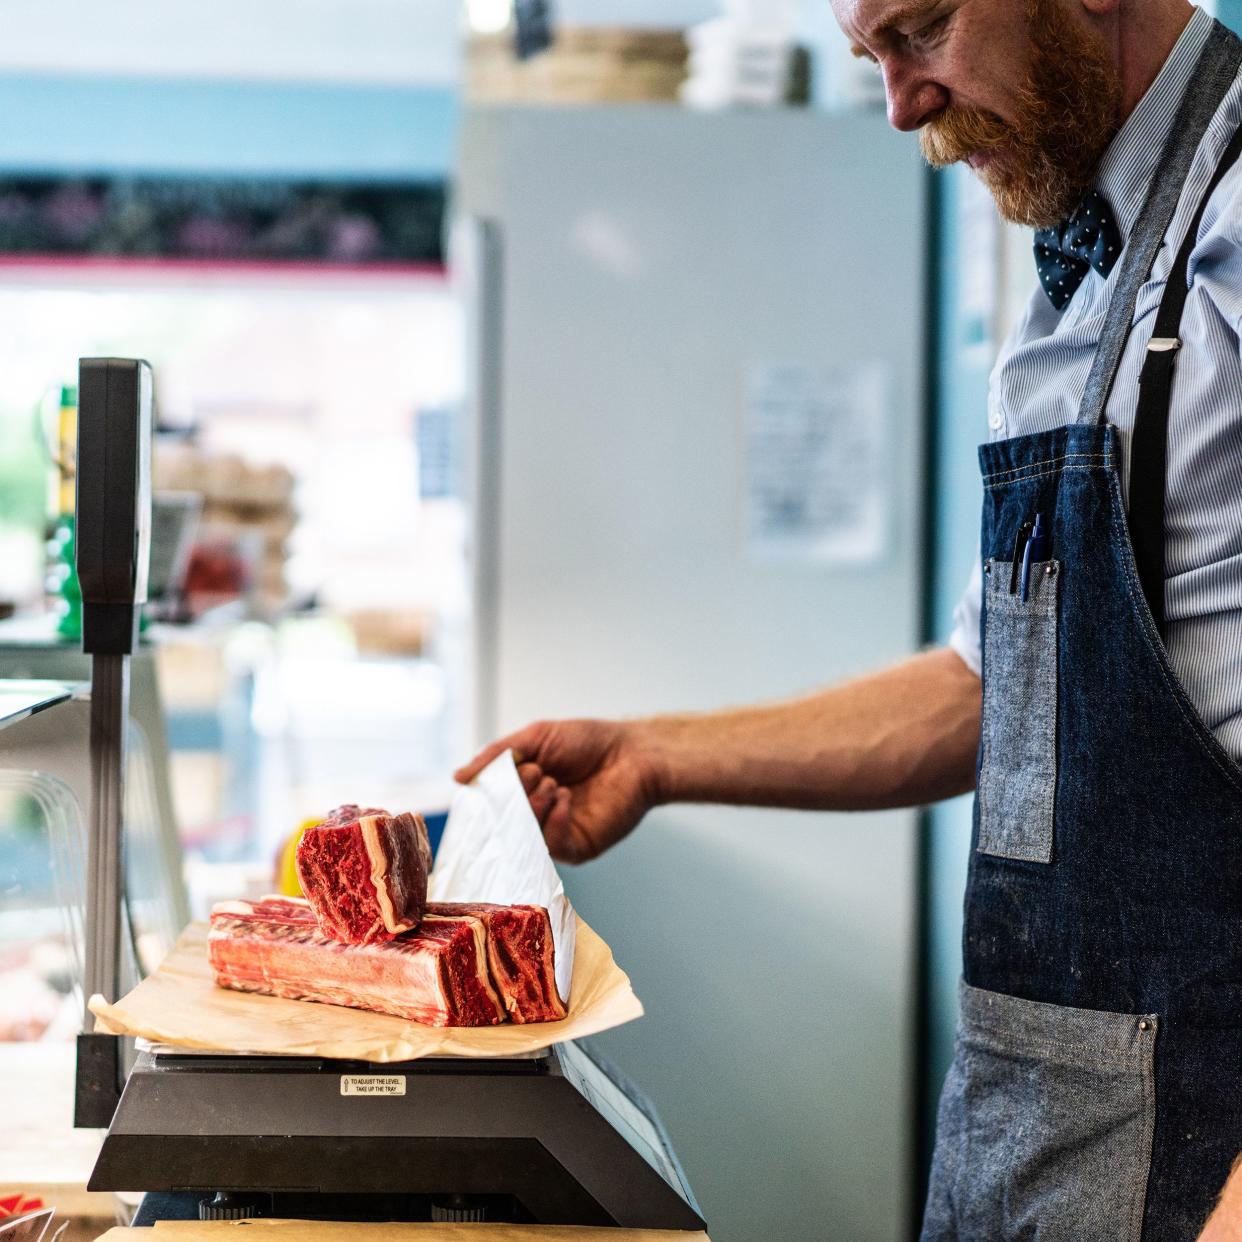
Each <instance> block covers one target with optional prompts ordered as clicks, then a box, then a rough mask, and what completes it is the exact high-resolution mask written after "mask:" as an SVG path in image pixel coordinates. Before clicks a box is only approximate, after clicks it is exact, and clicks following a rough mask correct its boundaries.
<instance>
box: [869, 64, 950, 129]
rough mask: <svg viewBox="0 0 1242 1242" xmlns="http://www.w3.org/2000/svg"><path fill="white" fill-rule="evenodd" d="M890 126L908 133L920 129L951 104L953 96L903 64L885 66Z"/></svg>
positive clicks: (885, 87) (885, 89) (885, 86)
mask: <svg viewBox="0 0 1242 1242" xmlns="http://www.w3.org/2000/svg"><path fill="white" fill-rule="evenodd" d="M883 72H884V94H885V97H886V98H887V100H888V123H889V124H890V125H891V126H892V127H893V128H894V129H900V130H902V131H906V132H908V131H909V130H912V129H920V128H922V127H923V126H924V125H926V124H927V122H928V121H930V120H931V119H932V118H933V117H934V116H935V115H936V114H937V113H938V112H941V111H943V110H944V109H945V108H946V107H948V104H949V93H948V91H946V90H945V89H944V87H943V86H940V85H938V84H937V83H936V82H934V81H932V80H931V79H930V78H926V77H921V76H919V75H917V74H913V73H911V72H909V70H907V69H906V68H905V67H904V66H902V65H900V64H893V63H891V62H890V63H887V64H885V65H884V66H883Z"/></svg>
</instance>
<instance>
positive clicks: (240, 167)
mask: <svg viewBox="0 0 1242 1242" xmlns="http://www.w3.org/2000/svg"><path fill="white" fill-rule="evenodd" d="M457 114H458V101H457V94H456V92H455V91H453V90H450V89H448V88H443V89H441V88H417V87H370V86H347V85H334V84H322V85H321V84H307V83H270V82H264V83H255V82H215V81H186V80H174V79H169V80H161V79H146V78H143V79H138V78H132V79H130V78H117V79H108V78H88V77H74V76H69V75H65V76H44V75H34V74H30V75H25V74H9V75H4V76H0V116H2V117H3V118H4V124H3V125H2V126H0V173H17V172H24V173H62V172H97V173H128V172H133V173H167V174H172V175H178V176H185V175H193V174H209V175H213V176H242V177H275V178H282V179H288V178H294V179H297V178H302V177H305V178H307V179H311V180H314V179H320V178H324V179H333V180H338V179H342V178H345V179H357V180H360V181H361V180H366V181H411V180H430V181H438V180H442V179H443V178H445V177H446V176H447V175H448V172H449V169H450V167H451V165H452V159H453V144H454V140H455V135H456V124H457Z"/></svg>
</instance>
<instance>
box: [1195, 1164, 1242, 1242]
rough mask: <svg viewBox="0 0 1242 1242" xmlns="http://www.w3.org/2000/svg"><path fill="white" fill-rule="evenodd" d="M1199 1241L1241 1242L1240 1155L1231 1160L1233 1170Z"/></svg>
mask: <svg viewBox="0 0 1242 1242" xmlns="http://www.w3.org/2000/svg"><path fill="white" fill-rule="evenodd" d="M1199 1242H1242V1156H1239V1157H1238V1158H1237V1160H1235V1161H1234V1162H1233V1172H1232V1173H1230V1175H1229V1180H1228V1181H1227V1182H1226V1183H1225V1189H1224V1190H1222V1191H1221V1195H1220V1202H1219V1203H1218V1204H1217V1205H1216V1211H1214V1212H1213V1213H1212V1215H1211V1217H1210V1218H1209V1220H1208V1223H1207V1224H1206V1225H1204V1227H1203V1232H1202V1233H1201V1234H1200V1235H1199Z"/></svg>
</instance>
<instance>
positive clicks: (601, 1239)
mask: <svg viewBox="0 0 1242 1242" xmlns="http://www.w3.org/2000/svg"><path fill="white" fill-rule="evenodd" d="M229 1230H241V1231H242V1232H240V1233H236V1232H235V1233H233V1234H232V1235H230V1233H229ZM155 1232H156V1233H157V1234H159V1236H160V1237H161V1238H166V1239H167V1240H168V1242H228V1239H229V1238H230V1237H233V1238H237V1239H238V1242H295V1240H296V1242H302V1240H303V1239H305V1242H333V1239H335V1238H347V1239H349V1242H710V1239H709V1238H708V1236H707V1234H705V1233H690V1232H682V1231H680V1230H675V1229H674V1230H668V1229H590V1228H584V1227H579V1226H576V1225H409V1224H390V1225H373V1224H338V1223H336V1222H334V1221H312V1220H217V1221H197V1220H161V1221H156V1223H155ZM150 1233H151V1230H149V1229H109V1230H108V1232H107V1233H105V1234H102V1235H101V1236H100V1237H99V1239H97V1242H133V1240H134V1239H135V1238H137V1237H138V1235H139V1234H141V1235H142V1236H143V1237H149V1236H150Z"/></svg>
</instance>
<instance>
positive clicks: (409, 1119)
mask: <svg viewBox="0 0 1242 1242" xmlns="http://www.w3.org/2000/svg"><path fill="white" fill-rule="evenodd" d="M88 1185H89V1188H90V1189H91V1190H129V1191H133V1190H145V1191H164V1192H177V1191H188V1192H194V1193H196V1194H199V1195H202V1196H210V1195H212V1194H214V1193H216V1192H220V1191H224V1192H229V1193H235V1194H236V1195H238V1196H248V1197H250V1198H251V1199H252V1200H254V1201H255V1202H256V1203H257V1206H258V1210H259V1213H260V1214H261V1215H269V1214H270V1215H275V1216H294V1217H299V1218H304V1219H335V1220H415V1221H416V1220H434V1219H468V1220H478V1219H485V1220H489V1221H506V1222H511V1223H518V1224H523V1223H531V1224H543V1225H580V1226H587V1225H600V1226H619V1227H625V1228H632V1229H680V1230H701V1229H703V1228H704V1227H705V1226H704V1223H703V1219H702V1217H701V1216H700V1214H699V1210H698V1206H697V1204H696V1203H695V1201H694V1197H693V1195H692V1194H691V1191H690V1188H689V1186H688V1184H687V1182H686V1178H685V1175H684V1174H683V1172H682V1170H681V1166H680V1164H679V1163H678V1161H677V1157H676V1156H675V1155H674V1153H673V1149H672V1146H671V1144H670V1142H669V1140H668V1136H667V1134H666V1133H665V1130H664V1127H663V1126H662V1125H661V1124H660V1121H659V1119H658V1118H657V1116H656V1114H655V1112H654V1110H653V1109H652V1108H651V1105H650V1104H649V1103H648V1102H647V1101H646V1100H645V1099H644V1098H643V1096H642V1095H641V1094H640V1093H639V1092H638V1090H637V1089H636V1088H635V1087H634V1086H633V1084H632V1083H630V1082H629V1081H628V1080H627V1079H626V1078H625V1077H624V1076H623V1075H622V1074H621V1073H620V1072H619V1071H618V1070H617V1069H616V1068H615V1067H613V1066H611V1065H609V1064H608V1063H607V1061H606V1060H604V1058H602V1057H601V1056H599V1054H598V1053H596V1052H594V1051H593V1050H591V1049H589V1048H588V1047H587V1046H586V1045H585V1043H583V1042H579V1043H577V1044H572V1043H569V1044H559V1045H557V1046H556V1047H554V1048H552V1049H549V1050H548V1051H546V1052H545V1053H543V1054H540V1055H539V1056H533V1057H526V1058H522V1059H512V1060H491V1059H487V1060H474V1059H467V1058H454V1059H427V1060H422V1061H411V1062H404V1063H400V1064H394V1065H375V1064H371V1063H369V1062H350V1061H333V1060H326V1059H319V1058H312V1057H274V1056H229V1055H215V1054H203V1053H198V1052H190V1051H185V1050H169V1049H166V1048H162V1047H161V1048H150V1049H145V1050H143V1051H141V1052H140V1053H139V1054H138V1058H137V1061H136V1063H135V1065H134V1067H133V1069H132V1071H131V1072H130V1075H129V1078H128V1080H127V1082H126V1084H125V1089H124V1092H123V1093H122V1095H121V1100H120V1104H119V1106H118V1107H117V1110H116V1115H115V1117H114V1118H113V1120H112V1124H111V1126H110V1127H109V1130H108V1134H107V1137H106V1138H105V1139H104V1143H103V1148H102V1151H101V1152H100V1155H99V1159H98V1162H97V1163H96V1165H95V1169H94V1172H93V1173H92V1175H91V1179H90V1182H89V1183H88ZM446 1212H447V1213H448V1215H445V1213H446ZM463 1213H464V1214H463Z"/></svg>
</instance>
